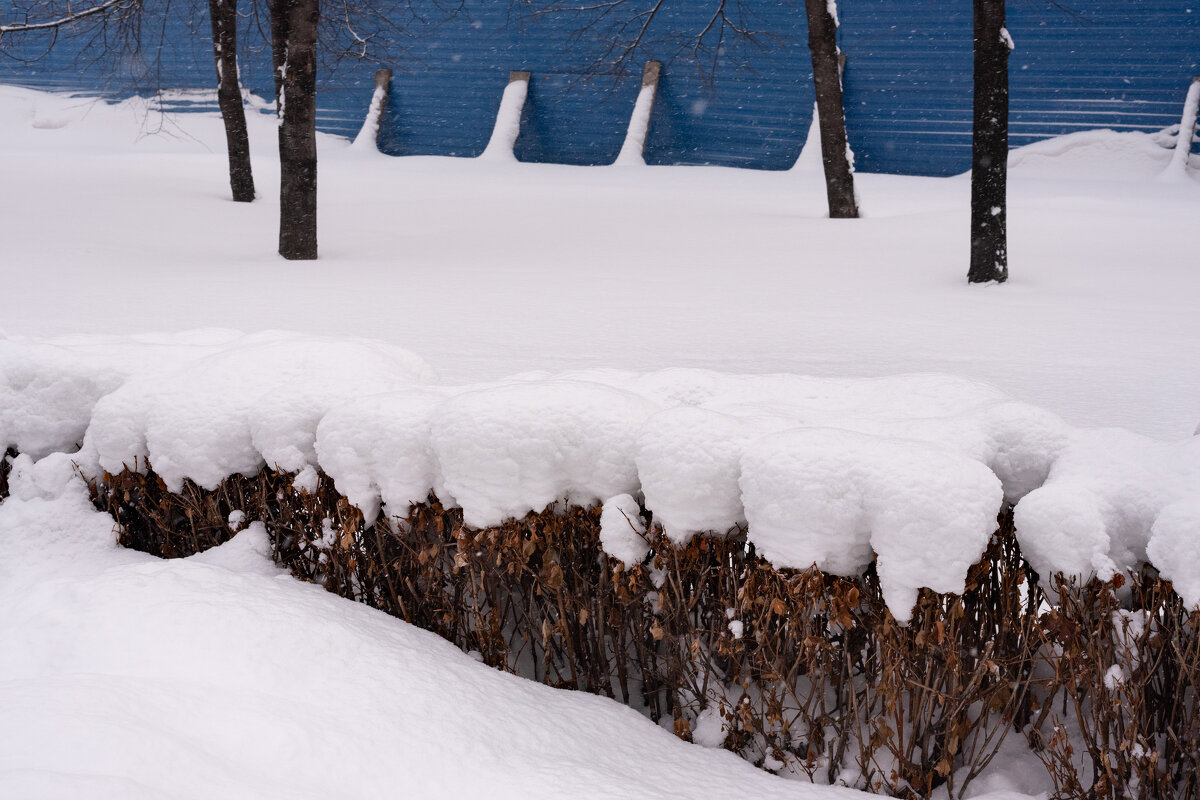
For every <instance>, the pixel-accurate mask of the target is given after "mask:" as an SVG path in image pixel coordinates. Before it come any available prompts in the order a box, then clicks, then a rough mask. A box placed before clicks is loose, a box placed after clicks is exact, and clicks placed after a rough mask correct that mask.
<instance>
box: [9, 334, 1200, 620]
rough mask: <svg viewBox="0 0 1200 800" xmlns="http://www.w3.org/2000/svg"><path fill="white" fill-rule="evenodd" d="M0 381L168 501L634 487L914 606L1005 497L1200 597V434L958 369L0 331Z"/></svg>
mask: <svg viewBox="0 0 1200 800" xmlns="http://www.w3.org/2000/svg"><path fill="white" fill-rule="evenodd" d="M156 348H157V349H156ZM143 353H144V354H145V357H144V358H143V357H142V354H143ZM156 354H157V355H156ZM167 356H169V357H167ZM0 397H3V400H4V402H3V403H2V404H0V414H2V415H3V416H0V446H3V447H5V448H9V447H11V448H13V449H14V450H16V451H18V452H22V453H27V454H28V455H29V456H31V457H33V458H35V459H36V458H40V457H44V456H46V455H48V454H50V453H51V452H54V451H59V452H70V451H72V450H73V449H74V447H75V445H76V443H78V444H79V445H80V449H79V452H77V453H73V454H72V456H71V458H72V459H73V460H74V461H75V462H76V463H78V465H79V467H80V469H81V470H82V471H83V473H84V474H85V475H86V476H89V477H97V476H99V475H101V474H102V473H104V472H107V473H110V474H115V473H118V472H120V471H121V470H122V469H123V468H125V467H129V468H133V469H137V470H140V471H145V469H146V468H147V466H148V465H149V466H152V467H153V469H154V471H155V473H156V474H157V475H158V476H160V477H161V478H162V479H163V480H164V481H165V482H166V487H167V489H168V490H169V491H172V492H176V491H178V490H179V489H180V487H181V486H182V485H183V483H184V481H185V480H191V481H194V482H195V483H196V484H198V485H199V486H200V487H202V488H205V489H210V490H211V489H213V488H215V487H216V486H217V485H218V484H220V482H221V481H222V480H223V479H224V478H226V477H228V476H230V475H235V474H240V475H247V476H249V475H254V474H255V473H257V472H258V471H259V470H261V469H262V468H264V467H268V468H273V469H278V470H281V471H284V472H289V473H299V475H300V485H301V486H303V485H315V483H314V482H315V480H316V472H315V470H317V469H320V470H321V471H323V472H324V473H326V474H328V475H329V476H330V477H331V478H332V479H333V480H334V481H335V482H336V485H337V488H338V491H339V492H341V493H342V494H344V495H345V496H346V497H347V498H348V499H349V500H350V501H351V502H352V503H354V504H355V505H357V506H358V507H359V508H360V509H361V510H362V512H363V514H364V517H365V519H366V521H367V522H370V521H372V520H373V519H374V518H375V516H376V515H377V514H379V513H381V512H382V513H386V514H387V515H389V516H394V517H403V516H404V515H406V514H407V513H408V508H409V506H410V505H411V504H412V503H417V502H422V501H424V499H425V498H426V497H428V496H429V495H430V494H431V493H432V494H434V495H435V496H436V497H438V498H439V499H440V500H441V502H443V503H445V504H447V505H448V506H449V507H461V508H462V510H463V516H464V521H465V522H466V524H467V525H470V526H474V527H480V528H482V527H489V526H495V525H498V524H500V523H502V522H503V521H504V520H506V519H508V518H519V517H521V516H523V515H524V514H526V513H528V512H530V511H540V510H542V509H544V508H546V507H547V506H548V505H550V504H553V503H555V502H557V501H560V500H566V501H567V502H569V503H575V504H578V505H588V504H591V503H594V502H597V501H604V500H608V499H609V498H620V497H622V496H630V497H634V496H638V495H639V493H640V497H641V498H642V500H643V501H644V504H645V507H646V508H647V509H648V511H649V512H650V513H651V514H652V515H653V520H654V522H655V523H656V524H659V525H661V526H662V529H663V530H664V532H665V533H666V535H667V536H668V537H669V538H670V539H671V540H672V541H674V542H676V543H678V544H683V543H686V542H687V541H688V540H689V539H690V538H691V537H693V536H695V535H698V534H704V535H723V534H724V533H725V532H726V531H728V530H730V529H731V528H735V527H737V526H739V525H743V524H748V526H749V527H748V537H749V541H750V542H751V543H752V544H753V545H755V546H756V547H757V548H758V549H759V550H760V552H762V553H764V554H766V555H767V556H768V557H769V558H770V559H771V560H772V561H773V562H774V563H775V564H776V566H779V567H795V568H807V567H809V566H811V565H814V564H815V565H816V566H818V567H819V568H821V569H822V570H825V571H828V572H830V573H833V574H854V573H857V572H860V571H861V570H862V569H863V568H864V567H865V566H867V565H869V564H870V563H871V562H872V561H873V560H877V567H878V570H879V574H880V578H881V580H882V581H883V583H884V586H885V591H886V594H887V598H888V601H889V603H890V604H891V606H892V607H891V610H892V612H893V613H894V614H895V615H896V617H897V618H898V619H901V620H904V619H907V618H908V616H909V610H910V608H911V606H912V601H913V600H914V599H915V597H916V591H917V590H918V589H919V588H922V587H927V588H932V589H935V590H937V591H941V592H948V591H961V589H962V585H963V578H964V575H965V573H966V569H967V567H968V566H969V565H970V564H973V563H975V562H976V561H977V560H978V559H979V557H980V555H981V554H982V552H983V549H984V548H985V546H986V544H987V541H988V537H989V535H990V533H991V531H992V530H993V529H994V522H995V519H996V515H997V514H998V513H999V512H1000V511H1001V508H1002V506H1003V504H1004V502H1005V501H1007V502H1008V503H1016V504H1017V529H1018V535H1019V536H1020V537H1021V540H1022V544H1023V546H1024V548H1025V549H1026V550H1027V551H1028V552H1029V554H1030V556H1029V557H1030V560H1031V562H1032V563H1033V565H1034V566H1035V568H1036V569H1038V570H1039V571H1046V572H1047V573H1049V572H1064V573H1067V574H1073V575H1084V576H1086V575H1088V574H1091V573H1093V572H1095V573H1097V574H1099V575H1100V576H1101V577H1106V576H1109V577H1110V576H1111V575H1112V574H1113V573H1114V571H1118V570H1128V569H1131V568H1136V567H1137V566H1138V565H1139V564H1141V563H1143V562H1145V561H1146V560H1147V559H1150V560H1151V561H1153V562H1154V563H1155V564H1156V565H1158V566H1159V568H1160V569H1161V570H1163V571H1164V572H1170V573H1171V574H1173V575H1175V576H1176V579H1177V580H1178V581H1179V582H1180V586H1181V588H1183V589H1185V590H1186V591H1187V595H1186V597H1187V599H1188V600H1189V602H1200V592H1196V591H1195V590H1194V589H1192V588H1188V587H1194V586H1195V581H1194V579H1193V578H1192V577H1191V574H1190V570H1191V568H1190V567H1186V566H1181V557H1182V556H1184V555H1186V554H1187V553H1188V552H1190V548H1191V547H1192V545H1191V543H1190V539H1189V537H1188V535H1187V531H1188V530H1189V529H1190V526H1192V524H1193V523H1194V522H1195V519H1196V517H1195V513H1194V509H1195V504H1196V502H1197V501H1196V498H1197V497H1198V496H1200V479H1198V476H1200V446H1197V444H1196V441H1195V440H1193V441H1191V442H1185V443H1181V444H1174V445H1172V444H1167V443H1161V442H1155V441H1153V440H1149V439H1146V438H1144V437H1141V436H1137V435H1134V434H1131V433H1128V432H1124V431H1105V430H1099V431H1077V430H1073V429H1071V428H1069V427H1068V426H1066V425H1065V424H1064V423H1063V422H1062V421H1061V420H1059V419H1058V418H1057V417H1055V416H1054V415H1052V414H1049V413H1047V412H1045V411H1042V410H1040V409H1037V408H1034V407H1031V406H1027V405H1024V404H1021V403H1018V402H1014V401H1013V400H1011V399H1010V398H1008V397H1006V396H1004V395H1003V394H1001V393H999V392H997V391H996V390H994V389H992V388H990V387H988V386H986V385H982V384H979V383H975V382H972V381H967V380H963V379H958V378H952V377H946V376H936V375H924V376H922V375H917V376H904V377H897V378H887V379H871V380H866V379H864V380H848V379H836V380H835V379H819V378H811V377H804V376H795V375H759V376H739V375H729V374H722V373H716V372H709V371H703V370H664V371H661V372H657V373H649V374H635V373H628V372H619V371H612V370H592V371H583V372H574V373H566V374H560V375H548V374H527V375H521V376H516V377H514V378H511V379H508V380H505V381H501V382H498V383H492V384H481V385H470V386H443V385H437V384H435V383H434V374H433V371H432V369H431V368H430V367H429V366H428V365H427V364H425V363H424V362H423V361H422V360H421V359H419V358H418V357H416V356H414V355H412V354H411V353H408V352H407V351H404V350H402V349H400V348H396V347H392V346H388V345H383V344H381V343H374V342H367V341H337V340H330V339H322V338H318V337H310V336H298V335H291V334H282V333H266V334H255V335H252V336H236V335H233V334H230V333H229V332H219V333H209V334H193V335H191V337H190V338H189V337H187V336H182V337H176V338H175V339H174V340H172V341H165V342H157V343H155V342H152V341H143V342H139V341H136V340H121V341H113V340H106V341H94V342H88V341H86V340H79V339H76V340H74V341H72V342H70V343H68V344H67V345H63V344H60V343H45V342H33V341H20V340H11V339H10V340H0ZM613 502H614V503H616V504H617V505H618V506H621V505H622V504H624V505H627V504H628V501H625V500H614V501H613ZM1160 518H1161V521H1160ZM628 545H629V542H627V541H626V542H625V545H623V546H620V547H618V548H615V549H620V550H621V553H620V557H622V559H623V560H624V558H631V557H633V555H632V554H633V553H634V552H635V551H636V549H637V548H630V547H629V546H628ZM614 555H617V554H616V553H614Z"/></svg>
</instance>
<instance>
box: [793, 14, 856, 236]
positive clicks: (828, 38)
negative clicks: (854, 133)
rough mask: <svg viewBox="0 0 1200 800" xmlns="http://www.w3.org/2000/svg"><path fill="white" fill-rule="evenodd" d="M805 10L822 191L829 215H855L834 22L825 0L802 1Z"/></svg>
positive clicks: (839, 216) (834, 216) (846, 217)
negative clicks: (819, 136) (821, 173)
mask: <svg viewBox="0 0 1200 800" xmlns="http://www.w3.org/2000/svg"><path fill="white" fill-rule="evenodd" d="M805 10H806V11H807V13H808V49H809V51H810V53H811V54H812V65H813V85H814V87H815V90H816V94H817V117H818V119H817V125H818V127H819V129H820V132H821V161H822V163H823V164H824V166H825V193H826V194H827V195H828V197H829V216H830V217H831V218H833V219H852V218H854V217H857V216H858V204H857V203H856V202H855V199H854V173H853V172H852V171H851V169H850V159H849V156H848V154H849V147H848V143H847V140H846V111H845V108H844V107H843V106H842V75H841V68H840V66H839V63H838V61H839V58H838V57H839V53H838V46H837V21H836V20H834V18H833V15H832V14H830V13H829V4H828V2H827V0H805Z"/></svg>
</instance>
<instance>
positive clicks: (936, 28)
mask: <svg viewBox="0 0 1200 800" xmlns="http://www.w3.org/2000/svg"><path fill="white" fill-rule="evenodd" d="M155 1H156V2H162V1H163V0H155ZM648 2H649V0H630V3H629V5H628V6H626V7H625V9H626V10H627V11H629V12H633V11H636V10H637V9H638V8H641V7H643V6H645V5H647V3H648ZM178 5H179V4H176V6H178ZM730 6H731V7H734V6H738V4H737V3H731V4H730ZM839 6H840V16H841V21H842V28H841V34H840V36H841V45H842V49H843V50H844V52H845V53H846V55H847V64H846V73H845V86H846V115H847V125H848V131H849V135H850V143H851V146H852V147H853V149H854V151H855V153H856V156H857V166H858V168H859V169H860V170H863V171H872V172H892V173H917V174H933V175H948V174H954V173H958V172H962V171H964V170H966V169H967V168H968V167H969V165H970V127H971V30H972V25H971V2H970V0H840V3H839ZM739 7H742V8H744V9H749V10H748V11H745V16H744V17H743V18H742V19H741V20H740V22H741V23H742V24H744V25H746V26H747V27H749V28H751V29H753V30H756V31H762V32H763V33H762V34H761V35H759V36H757V37H755V39H754V40H752V41H746V40H744V39H740V38H739V37H737V36H729V37H728V38H727V39H726V40H725V41H724V43H723V45H722V47H720V48H717V47H716V46H715V42H714V40H713V39H712V38H711V37H710V39H709V40H706V42H705V45H706V47H705V48H704V49H703V51H702V53H701V54H700V56H699V57H697V56H696V55H694V54H693V52H692V50H691V47H690V45H691V42H690V41H689V37H691V36H692V35H693V34H694V32H696V31H698V30H700V29H701V28H702V27H703V26H704V24H705V23H706V22H707V21H708V18H709V15H710V14H711V3H710V2H708V0H667V3H666V5H665V6H664V7H663V9H664V10H663V12H662V14H661V15H660V17H659V18H658V19H657V20H656V21H655V24H654V25H653V26H652V27H651V29H650V30H649V31H648V32H647V35H646V37H645V39H644V40H643V44H642V47H641V48H640V49H639V50H638V51H637V52H636V53H635V54H634V57H633V58H632V59H631V60H630V61H629V63H628V64H627V65H626V66H627V70H626V73H625V74H624V75H622V76H619V77H615V76H613V75H611V74H596V73H597V71H596V69H595V66H596V64H598V63H602V62H603V61H604V60H605V54H606V52H607V51H608V49H609V48H610V46H611V44H612V42H613V41H614V40H613V38H612V36H613V35H614V32H613V31H611V30H609V29H607V28H604V27H598V28H594V29H592V30H590V31H588V32H586V33H583V34H580V33H579V27H580V23H581V20H580V18H579V17H578V16H577V15H573V14H569V13H568V14H549V15H544V16H539V17H537V18H535V19H529V18H522V17H520V15H519V14H516V13H515V12H514V11H513V9H512V7H511V6H510V4H509V2H507V0H467V2H466V3H465V5H464V7H463V11H462V12H461V13H460V14H459V15H457V16H456V17H454V18H453V19H450V20H447V21H440V22H436V23H435V22H430V23H425V24H410V25H409V26H408V30H407V31H406V33H407V35H406V36H405V38H404V39H403V40H397V41H395V42H391V43H390V44H391V45H392V47H391V52H392V55H391V56H390V57H389V58H388V61H389V66H392V67H393V69H394V70H395V72H396V75H395V79H394V82H393V90H392V97H391V99H390V102H389V107H388V108H389V110H388V117H387V119H386V120H385V126H384V132H383V136H382V147H383V149H384V150H385V152H389V153H394V154H435V155H455V156H473V155H478V154H479V153H480V152H482V150H483V148H484V146H485V145H486V143H487V140H488V137H489V136H490V134H491V129H492V125H493V122H494V119H495V113H496V109H497V107H498V106H499V102H500V95H501V93H502V91H503V88H504V85H505V83H506V81H507V76H508V72H509V71H510V70H513V69H526V70H530V71H531V72H533V81H532V84H531V86H530V93H529V99H528V101H527V104H526V108H525V112H524V115H523V119H522V133H521V137H520V138H519V139H518V142H517V147H516V154H517V157H518V158H520V159H522V160H527V161H553V162H560V163H569V164H604V163H609V162H611V161H612V160H613V159H614V158H615V157H616V155H617V152H618V151H619V150H620V146H621V142H622V140H623V138H624V135H625V128H626V125H627V123H628V118H629V114H630V111H631V110H632V108H633V100H634V97H635V96H636V93H637V90H638V84H639V80H638V78H639V72H640V68H641V65H642V63H643V62H644V61H645V60H647V59H650V58H656V59H658V60H661V61H663V62H665V68H664V71H663V77H662V80H661V83H660V86H659V95H658V98H657V102H656V104H655V109H654V115H653V117H652V120H651V126H650V131H649V135H648V138H647V142H646V158H647V161H648V162H650V163H652V164H722V165H729V166H740V167H753V168H759V169H783V168H786V167H789V166H790V165H791V164H792V163H793V162H794V161H795V158H796V156H797V155H798V154H799V152H800V149H801V147H802V145H803V143H804V139H805V136H806V134H807V131H808V128H809V124H810V122H811V117H812V105H813V92H812V70H811V64H810V62H809V55H808V48H807V30H806V25H805V20H804V10H803V3H802V2H800V0H779V2H771V3H768V2H765V0H744V2H742V3H741V4H740V6H739ZM1008 23H1009V24H1008V28H1009V30H1010V31H1011V32H1012V35H1013V38H1014V39H1015V41H1016V45H1017V49H1016V50H1015V51H1014V52H1013V54H1012V59H1011V84H1012V117H1011V133H1010V136H1011V139H1012V142H1013V144H1014V145H1020V144H1026V143H1029V142H1031V141H1036V140H1037V139H1041V138H1046V137H1049V136H1054V135H1058V134H1063V133H1070V132H1072V131H1077V130H1084V129H1089V128H1100V127H1107V128H1114V129H1117V130H1145V131H1153V130H1158V129H1161V128H1163V127H1166V126H1168V125H1172V124H1174V123H1177V122H1178V120H1179V114H1180V111H1181V109H1182V103H1183V97H1184V92H1185V91H1186V88H1187V85H1188V81H1189V80H1190V78H1191V76H1192V75H1197V74H1200V0H1060V2H1052V0H1009V11H1008ZM255 27H256V23H255V22H254V21H253V20H249V19H248V20H247V21H246V28H247V32H246V35H244V37H243V53H242V78H243V82H244V83H245V84H246V85H247V86H248V87H249V88H251V89H253V90H254V91H255V92H256V93H258V94H260V95H262V96H264V97H269V96H270V93H271V91H272V83H271V78H270V57H269V51H268V49H267V47H266V46H265V44H264V43H263V42H262V40H261V37H260V36H258V34H257V32H256V31H255V30H254V28H255ZM397 39H399V37H397ZM75 55H76V53H75V52H74V51H73V48H72V44H71V43H70V42H64V43H60V46H59V47H58V48H57V49H55V50H54V51H52V52H51V53H50V54H49V56H48V57H47V58H45V59H43V60H42V61H40V62H37V63H35V64H31V65H21V64H17V63H15V62H12V61H9V60H0V81H4V82H9V83H23V84H27V85H36V86H44V87H53V88H74V89H86V90H90V91H97V90H104V89H106V90H108V91H109V92H110V93H113V94H121V93H128V91H129V90H130V88H131V87H132V88H139V89H141V90H143V91H146V90H149V89H151V88H153V86H155V85H156V84H159V85H162V86H164V87H171V88H210V87H211V86H212V85H213V83H214V80H215V76H214V75H213V67H212V60H211V55H210V51H209V42H208V21H207V18H206V17H204V16H203V15H201V16H198V17H196V18H195V19H192V18H188V17H185V16H178V15H176V16H172V17H170V20H169V22H168V25H167V35H166V38H165V42H164V47H163V49H162V50H161V53H160V54H159V55H160V59H159V62H158V63H157V64H147V63H136V62H130V63H123V64H121V65H120V66H119V68H118V69H117V70H116V71H115V72H112V73H111V74H110V73H109V72H108V71H106V69H105V68H103V67H101V66H100V65H92V66H90V67H88V66H86V65H84V66H80V65H77V64H76V63H75ZM376 66H377V65H375V64H365V63H358V62H352V61H351V62H342V63H341V64H340V66H339V69H337V70H336V71H333V72H325V73H323V75H322V80H321V86H320V91H319V94H318V106H319V120H320V121H319V124H320V126H321V128H322V129H323V130H327V131H330V132H334V133H341V134H344V135H349V136H352V135H354V133H355V132H357V130H358V127H359V125H360V124H361V120H362V116H363V113H364V112H365V109H366V105H367V102H368V100H369V97H370V93H371V76H372V73H373V71H374V69H375V67H376Z"/></svg>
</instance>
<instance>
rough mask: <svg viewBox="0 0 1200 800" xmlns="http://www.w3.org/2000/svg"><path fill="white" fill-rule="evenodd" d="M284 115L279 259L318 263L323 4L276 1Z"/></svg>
mask: <svg viewBox="0 0 1200 800" xmlns="http://www.w3.org/2000/svg"><path fill="white" fill-rule="evenodd" d="M270 9H271V35H272V42H271V52H272V56H273V59H274V62H275V68H276V69H275V72H276V83H275V85H276V90H277V95H276V98H275V100H276V107H277V110H278V114H279V118H280V119H279V172H280V179H279V254H280V255H281V256H283V257H284V258H287V259H305V260H311V259H314V258H316V257H317V125H316V123H317V24H318V22H319V20H320V7H319V2H318V0H271V3H270Z"/></svg>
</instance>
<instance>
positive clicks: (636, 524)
mask: <svg viewBox="0 0 1200 800" xmlns="http://www.w3.org/2000/svg"><path fill="white" fill-rule="evenodd" d="M641 513H642V512H641V509H640V508H638V504H637V500H635V499H634V497H633V496H632V495H628V494H619V495H617V496H616V497H610V498H608V499H607V500H605V501H604V508H603V509H602V510H601V511H600V544H601V545H603V546H604V551H605V552H606V553H608V554H609V555H611V556H612V557H613V558H615V559H617V560H618V561H620V562H621V563H622V564H623V565H625V566H626V567H632V566H635V565H637V564H640V563H642V559H644V558H645V557H646V554H647V553H649V552H650V545H649V544H648V543H647V542H646V539H645V534H646V523H645V522H644V521H643V520H642V517H641Z"/></svg>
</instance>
